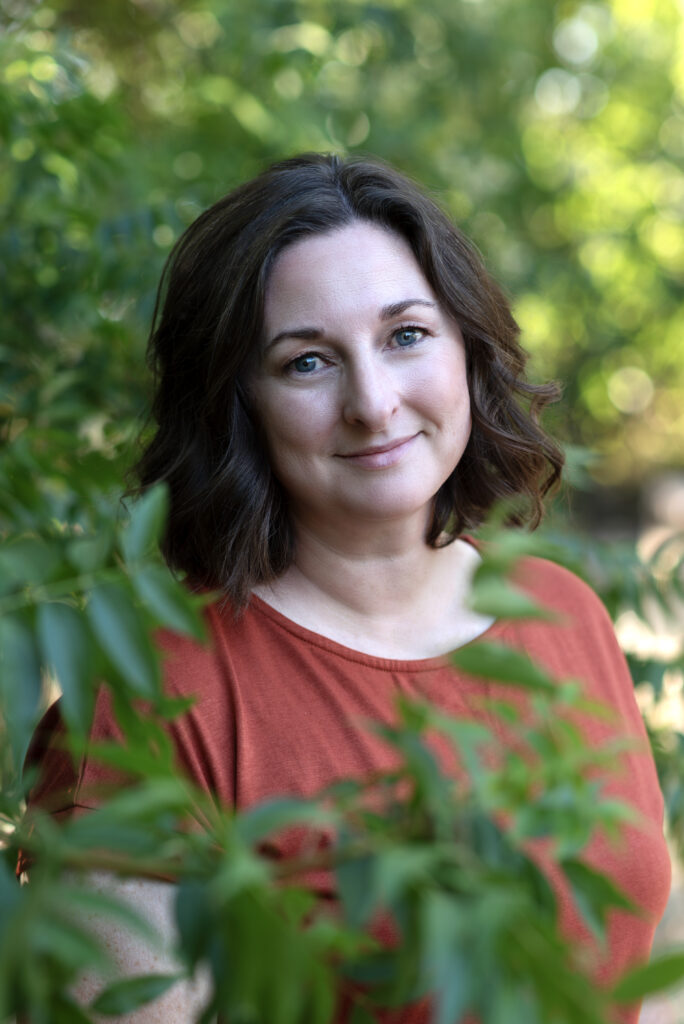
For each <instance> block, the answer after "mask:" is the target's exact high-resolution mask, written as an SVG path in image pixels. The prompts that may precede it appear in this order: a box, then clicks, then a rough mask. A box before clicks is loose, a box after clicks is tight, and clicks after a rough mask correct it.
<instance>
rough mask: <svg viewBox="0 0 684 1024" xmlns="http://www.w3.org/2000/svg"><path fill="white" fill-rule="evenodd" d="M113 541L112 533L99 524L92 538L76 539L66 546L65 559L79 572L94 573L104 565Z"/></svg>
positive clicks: (106, 526)
mask: <svg viewBox="0 0 684 1024" xmlns="http://www.w3.org/2000/svg"><path fill="white" fill-rule="evenodd" d="M113 541H114V535H113V531H112V530H111V528H110V527H109V526H108V525H104V524H101V525H100V526H99V527H98V531H97V533H96V534H95V536H93V537H77V538H76V539H75V540H72V541H71V543H70V544H68V545H67V557H68V559H69V561H70V562H71V564H72V565H73V566H74V568H75V569H77V570H78V571H79V572H83V573H87V572H94V571H95V570H96V569H100V568H101V567H102V566H103V565H105V564H106V562H107V559H108V557H109V553H110V551H111V549H112V544H113Z"/></svg>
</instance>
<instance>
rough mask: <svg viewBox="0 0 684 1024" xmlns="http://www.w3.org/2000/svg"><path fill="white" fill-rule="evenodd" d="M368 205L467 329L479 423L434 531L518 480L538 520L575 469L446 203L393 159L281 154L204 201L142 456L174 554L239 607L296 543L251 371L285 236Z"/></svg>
mask: <svg viewBox="0 0 684 1024" xmlns="http://www.w3.org/2000/svg"><path fill="white" fill-rule="evenodd" d="M354 220H361V221H367V222H371V223H374V224H378V225H381V226H383V227H385V228H389V229H390V230H391V231H393V232H396V233H397V234H398V235H401V236H402V237H403V238H405V239H406V241H407V242H408V243H409V245H410V246H411V249H412V250H413V253H414V255H415V257H416V260H417V261H418V264H419V265H420V267H421V268H422V271H423V274H424V275H425V278H426V279H427V281H428V282H429V284H430V286H431V287H432V290H433V291H434V293H435V295H436V296H437V298H438V300H439V302H440V304H441V306H442V308H443V310H444V312H445V313H446V314H448V315H449V316H451V317H452V318H453V319H454V320H455V321H456V322H457V323H458V325H459V327H460V329H461V333H462V335H463V339H464V342H465V350H466V365H467V374H468V382H469V389H470V401H471V410H472V432H471V435H470V439H469V441H468V444H467V447H466V449H465V452H464V454H463V456H462V458H461V460H460V462H459V464H458V466H457V467H456V469H455V470H454V472H453V473H452V474H451V476H450V477H449V479H448V480H447V481H446V482H445V483H444V484H443V485H442V487H441V488H440V489H439V491H438V492H437V494H436V495H435V497H434V506H433V513H432V519H431V522H430V523H429V526H428V530H427V533H426V537H425V541H426V543H427V544H428V545H430V546H431V547H439V546H442V545H444V544H448V543H450V542H451V541H453V540H454V539H455V538H456V537H458V536H459V534H461V533H462V532H463V531H464V530H465V529H467V528H472V527H475V526H477V525H478V524H479V523H480V522H481V521H482V519H483V518H484V516H485V515H486V513H487V512H488V510H489V509H490V508H491V506H492V505H493V504H494V502H496V501H497V500H499V499H509V498H513V497H516V496H518V497H522V498H524V499H525V501H524V506H523V509H522V510H518V511H517V512H514V513H511V515H510V517H509V522H511V523H512V524H517V525H522V524H523V523H524V522H527V523H529V525H530V526H531V527H532V528H534V527H535V526H537V525H538V523H539V521H540V519H541V517H542V514H543V498H544V496H545V495H546V494H547V492H548V491H549V489H550V488H552V487H553V486H554V485H555V484H556V483H557V482H558V480H559V479H560V473H561V468H562V464H563V454H562V452H561V450H560V449H559V447H558V446H557V445H556V444H555V443H554V442H553V441H552V440H551V439H550V438H549V437H548V435H547V434H546V433H545V432H544V431H543V430H542V429H541V427H540V426H539V414H540V412H541V410H542V409H543V408H544V406H545V405H547V403H549V402H551V401H554V400H555V399H556V398H557V397H558V394H559V389H558V387H557V385H555V384H543V385H534V384H530V383H528V382H527V381H526V379H525V363H526V359H527V356H526V353H525V352H524V351H523V349H522V348H521V347H520V344H519V342H518V336H519V329H518V325H517V324H516V322H515V320H514V319H513V316H512V313H511V310H510V306H509V303H508V301H507V300H506V297H505V296H504V294H503V292H502V291H501V289H500V288H499V286H498V285H497V284H496V283H495V282H494V281H493V280H492V278H491V277H490V276H489V274H488V273H487V271H486V269H485V267H484V265H483V263H482V260H481V258H480V256H479V254H478V252H477V250H476V249H475V248H474V246H473V245H472V244H471V243H470V242H469V241H468V240H467V239H466V238H465V237H464V235H463V234H462V233H461V232H460V231H459V230H458V228H456V227H455V226H454V225H453V224H452V223H451V221H450V220H449V218H448V217H447V216H446V215H445V214H444V213H443V212H442V210H441V209H440V208H439V207H438V206H437V205H436V204H435V203H434V202H433V201H432V200H431V199H430V198H428V197H427V196H426V195H425V194H424V193H423V192H422V191H421V190H420V189H419V188H418V187H417V186H416V185H415V184H414V183H413V182H412V181H410V180H409V179H407V178H406V177H405V176H404V175H402V174H400V173H399V172H398V171H396V170H394V169H392V168H391V167H388V166H386V165H384V164H382V163H380V162H376V161H369V160H366V159H357V158H351V159H346V160H343V159H340V158H339V157H337V156H330V155H323V154H319V153H308V154H303V155H301V156H297V157H293V158H292V159H289V160H284V161H282V162H280V163H276V164H274V165H273V166H271V167H269V168H268V169H267V170H266V171H264V172H263V173H262V174H260V175H259V176H258V177H256V178H254V179H253V180H252V181H248V182H246V183H245V184H243V185H241V186H239V187H238V188H236V189H235V190H234V191H233V192H231V193H230V194H229V195H227V196H225V197H224V198H223V199H220V200H219V201H218V202H217V203H215V204H214V205H213V206H212V207H210V209H208V210H206V211H205V212H204V213H203V214H201V215H200V217H198V218H197V220H196V221H195V222H194V223H193V224H191V225H190V227H189V228H188V229H187V230H186V231H185V233H184V234H183V235H182V236H181V238H179V240H178V241H177V242H176V244H175V246H174V248H173V250H172V252H171V254H170V256H169V259H168V261H167V263H166V266H165V268H164V273H163V275H162V280H161V284H160V286H159V292H158V294H157V302H156V306H155V311H154V317H153V323H152V330H151V334H150V340H149V348H148V358H149V361H150V364H151V367H152V369H153V372H154V377H155V385H156V389H155V396H154V401H153V405H152V416H153V419H154V421H155V422H156V432H155V433H154V436H153V437H152V440H151V441H150V442H149V444H148V445H147V447H146V448H145V450H144V451H143V454H142V456H141V458H140V460H139V462H138V464H137V466H136V467H135V469H134V472H135V473H136V474H137V479H138V481H139V486H138V487H137V488H135V490H138V491H141V490H145V489H146V488H147V487H149V486H150V485H152V484H154V483H156V482H157V481H161V480H164V481H166V482H167V484H168V486H169V490H170V498H171V511H170V516H169V522H168V526H167V530H166V536H165V539H164V542H163V551H164V555H165V557H166V559H167V561H168V562H169V564H170V565H171V567H172V568H174V569H176V570H181V571H183V572H185V573H187V575H188V578H189V581H190V582H191V583H193V584H194V585H196V586H207V587H211V588H219V589H221V590H223V591H224V592H225V593H226V594H227V595H228V596H229V597H230V599H231V600H232V602H233V604H234V606H235V607H236V608H238V609H239V608H240V607H242V606H244V605H245V604H246V603H247V601H248V600H249V594H250V592H251V590H252V588H253V587H254V586H255V585H256V584H257V583H260V582H263V581H266V580H269V579H273V578H275V577H277V576H278V575H280V573H282V572H283V571H284V570H285V569H286V568H287V567H288V565H290V563H291V561H292V558H293V555H294V542H293V531H292V526H291V522H290V518H289V515H288V507H287V496H286V494H285V493H284V492H283V489H282V488H281V486H280V484H279V483H278V481H277V480H276V479H275V477H274V476H273V473H272V472H271V467H270V464H269V460H268V456H267V453H266V449H265V446H264V444H263V442H262V438H261V431H260V429H259V424H258V422H256V421H255V418H254V415H253V412H252V410H251V408H250V403H249V400H248V398H247V394H246V388H245V386H244V382H245V380H246V379H247V378H248V376H249V372H250V369H251V368H252V367H253V366H254V365H255V362H256V360H257V359H258V358H259V353H260V351H261V346H262V344H263V337H262V330H263V309H264V294H265V290H266V286H267V284H268V279H269V273H270V271H271V268H272V266H273V262H274V260H275V259H276V257H277V256H278V254H279V253H280V252H282V250H283V249H284V248H285V247H286V246H288V245H291V244H292V243H293V242H295V241H297V240H299V239H301V238H303V237H305V236H307V235H313V234H323V233H325V232H328V231H331V230H333V229H336V228H340V227H342V226H344V225H347V224H349V223H351V222H353V221H354Z"/></svg>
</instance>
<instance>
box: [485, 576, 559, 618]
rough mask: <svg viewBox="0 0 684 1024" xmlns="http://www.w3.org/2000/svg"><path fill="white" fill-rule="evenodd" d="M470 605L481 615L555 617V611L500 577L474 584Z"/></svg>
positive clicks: (495, 616)
mask: <svg viewBox="0 0 684 1024" xmlns="http://www.w3.org/2000/svg"><path fill="white" fill-rule="evenodd" d="M469 604H470V607H471V608H472V610H473V611H474V612H478V614H480V615H493V616H494V618H496V619H547V620H548V619H554V618H556V614H555V612H552V611H551V610H550V609H549V608H545V607H544V606H543V605H540V604H537V602H536V601H533V600H532V598H531V597H528V595H527V594H525V593H524V592H523V591H522V590H518V589H517V587H514V586H512V585H511V584H510V583H507V582H506V581H505V580H502V579H501V578H500V577H498V578H490V579H482V580H479V581H476V582H475V583H474V584H473V589H472V593H471V597H470V601H469Z"/></svg>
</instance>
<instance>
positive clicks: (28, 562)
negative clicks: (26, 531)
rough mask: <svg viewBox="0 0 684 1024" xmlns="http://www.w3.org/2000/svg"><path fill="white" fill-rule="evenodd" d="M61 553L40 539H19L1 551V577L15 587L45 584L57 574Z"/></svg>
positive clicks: (6, 545) (9, 543)
mask: <svg viewBox="0 0 684 1024" xmlns="http://www.w3.org/2000/svg"><path fill="white" fill-rule="evenodd" d="M61 560H62V555H61V552H60V551H59V549H58V548H56V547H55V545H54V542H53V544H52V546H51V545H49V544H47V543H46V542H45V541H44V540H42V539H40V538H38V537H19V538H17V539H16V540H12V541H9V542H8V543H6V544H5V545H4V546H3V548H2V550H0V575H1V576H2V578H3V579H8V580H9V581H11V582H12V583H13V584H14V585H15V586H25V585H26V584H39V583H45V582H46V581H47V580H49V579H51V578H52V577H53V575H54V574H55V572H56V570H57V568H58V566H59V564H60V562H61Z"/></svg>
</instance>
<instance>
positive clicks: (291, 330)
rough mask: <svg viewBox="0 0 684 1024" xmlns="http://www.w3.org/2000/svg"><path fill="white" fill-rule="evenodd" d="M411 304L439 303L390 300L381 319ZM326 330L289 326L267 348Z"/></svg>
mask: <svg viewBox="0 0 684 1024" xmlns="http://www.w3.org/2000/svg"><path fill="white" fill-rule="evenodd" d="M411 306H428V307H430V308H431V309H437V303H436V302H431V301H429V300H428V299H402V300H401V302H390V303H389V305H387V306H383V307H382V308H381V310H380V319H381V320H392V319H393V318H394V317H395V316H399V315H400V314H401V313H403V312H404V311H405V310H407V309H409V308H410V307H411ZM323 334H324V331H322V330H321V329H320V327H287V328H286V329H285V330H284V331H280V332H279V333H278V334H276V335H275V336H274V337H273V338H271V340H270V341H268V342H267V343H266V345H265V349H269V348H271V347H272V346H273V345H275V344H276V343H277V342H279V341H282V340H283V339H284V338H301V339H302V340H304V341H316V340H317V339H318V338H321V337H322V336H323Z"/></svg>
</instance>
